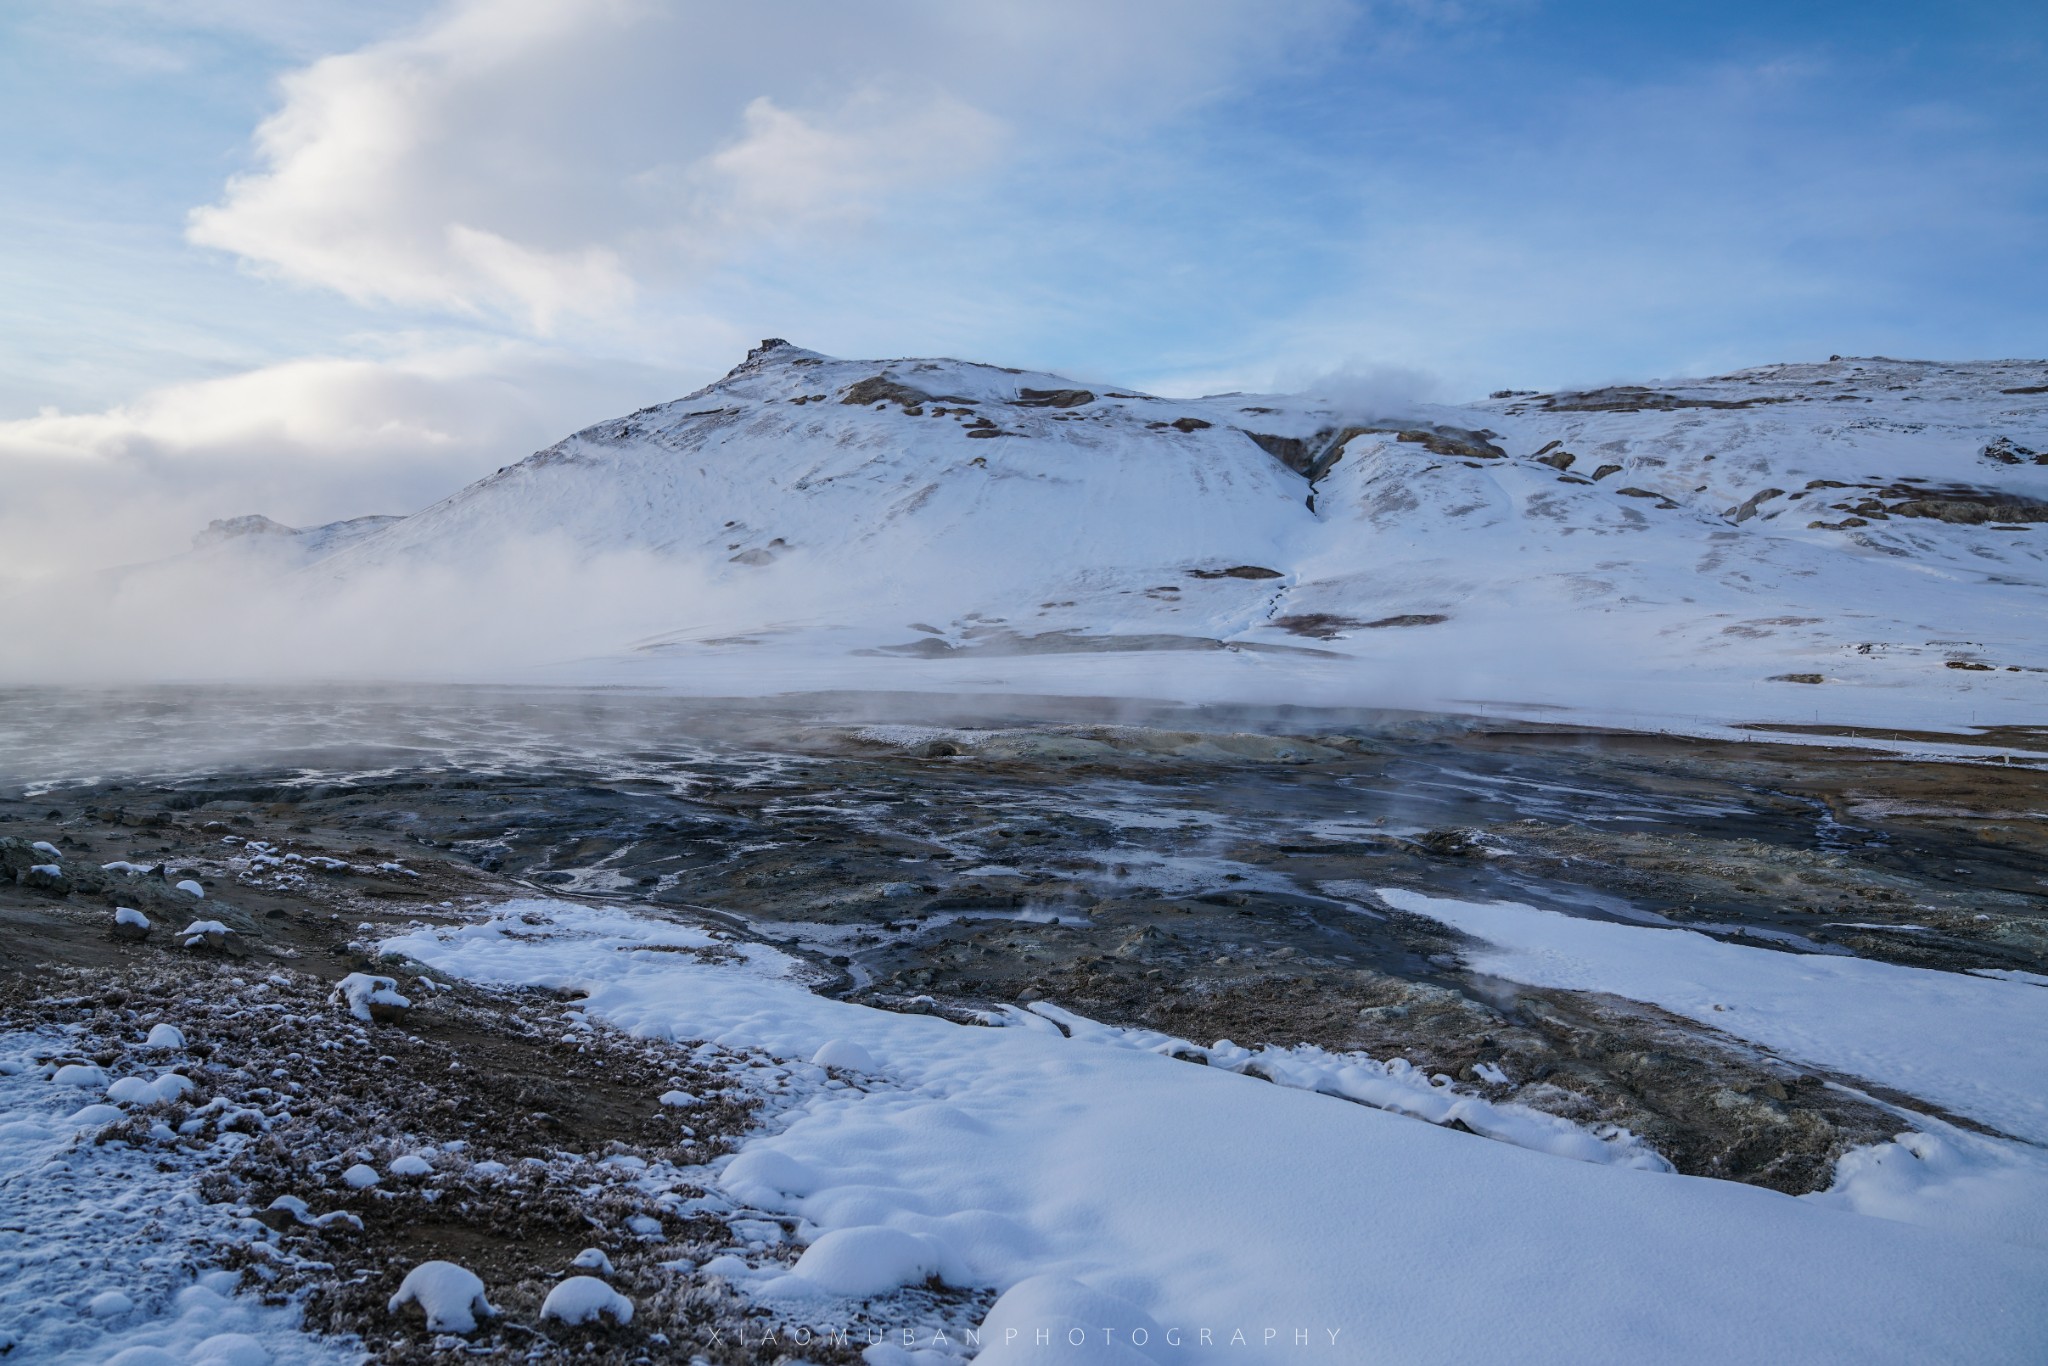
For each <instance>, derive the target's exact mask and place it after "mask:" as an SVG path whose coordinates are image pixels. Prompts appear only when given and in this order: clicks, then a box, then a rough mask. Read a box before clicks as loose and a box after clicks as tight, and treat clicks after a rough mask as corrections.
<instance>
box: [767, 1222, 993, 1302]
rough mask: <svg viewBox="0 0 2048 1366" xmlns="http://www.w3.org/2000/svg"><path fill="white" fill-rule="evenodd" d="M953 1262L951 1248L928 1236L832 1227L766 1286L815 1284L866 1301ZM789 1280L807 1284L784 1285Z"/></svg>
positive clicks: (939, 1272) (775, 1289) (788, 1289)
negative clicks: (777, 1278) (869, 1297)
mask: <svg viewBox="0 0 2048 1366" xmlns="http://www.w3.org/2000/svg"><path fill="white" fill-rule="evenodd" d="M956 1262H957V1258H955V1257H954V1256H953V1254H952V1251H951V1250H950V1249H949V1248H947V1247H946V1245H945V1244H944V1243H942V1242H940V1241H939V1240H938V1239H936V1238H933V1237H930V1236H929V1235H925V1234H917V1233H905V1232H904V1231H903V1230H901V1229H895V1228H886V1227H882V1226H879V1225H877V1226H872V1227H868V1228H835V1229H833V1230H832V1231H831V1232H829V1233H827V1234H825V1235H824V1236H823V1237H821V1238H819V1239H818V1241H817V1242H815V1243H812V1244H811V1245H810V1246H809V1247H807V1248H805V1249H804V1255H803V1256H801V1257H799V1258H797V1260H796V1265H795V1266H794V1267H792V1268H791V1269H790V1275H789V1276H786V1277H783V1278H781V1279H780V1280H777V1281H774V1282H772V1283H771V1285H770V1287H769V1290H770V1293H776V1294H784V1295H787V1294H791V1293H795V1292H801V1291H802V1290H805V1289H808V1288H810V1286H815V1287H817V1288H819V1289H822V1290H825V1291H828V1292H830V1293H831V1294H834V1295H844V1296H847V1297H848V1298H852V1299H865V1298H867V1297H868V1296H870V1295H883V1294H887V1293H888V1292H889V1291H891V1290H896V1289H898V1288H900V1287H902V1286H906V1285H922V1284H924V1282H925V1281H927V1280H928V1279H930V1278H931V1277H933V1276H941V1277H942V1278H943V1276H944V1273H945V1272H946V1271H948V1270H952V1269H954V1265H955V1263H956ZM955 1274H956V1275H957V1274H958V1272H957V1270H956V1271H955ZM792 1278H794V1279H799V1280H802V1281H805V1282H808V1283H809V1285H808V1286H791V1285H789V1284H787V1282H788V1281H789V1280H791V1279H792Z"/></svg>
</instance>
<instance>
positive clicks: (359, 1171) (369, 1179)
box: [341, 1162, 384, 1191]
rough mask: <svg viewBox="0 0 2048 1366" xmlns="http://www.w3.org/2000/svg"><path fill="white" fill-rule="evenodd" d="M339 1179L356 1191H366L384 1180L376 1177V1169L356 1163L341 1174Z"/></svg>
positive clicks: (366, 1164) (364, 1163) (367, 1164)
mask: <svg viewBox="0 0 2048 1366" xmlns="http://www.w3.org/2000/svg"><path fill="white" fill-rule="evenodd" d="M341 1179H342V1180H343V1181H345V1182H347V1183H348V1184H349V1185H350V1186H352V1187H353V1188H355V1189H356V1190H359V1191H360V1190H368V1189H369V1188H370V1187H372V1186H374V1185H376V1184H377V1183H378V1182H379V1181H382V1180H383V1179H384V1178H383V1177H381V1176H379V1175H377V1169H376V1168H375V1167H373V1166H371V1165H370V1164H369V1163H367V1162H358V1163H356V1164H355V1165H354V1166H352V1167H350V1168H349V1169H348V1170H347V1171H345V1172H343V1173H342V1174H341Z"/></svg>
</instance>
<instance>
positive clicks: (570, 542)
mask: <svg viewBox="0 0 2048 1366" xmlns="http://www.w3.org/2000/svg"><path fill="white" fill-rule="evenodd" d="M2043 452H2048V364H2044V363H2041V362H1985V363H1974V364H1959V365H1943V364H1933V363H1925V362H1909V361H1892V360H1880V359H1856V360H1835V361H1830V362H1827V363H1825V364H1814V365H1785V366H1772V367H1766V368H1762V369H1757V370H1749V371H1742V372H1739V373H1736V374H1733V375H1728V376H1723V377H1720V378H1716V379H1709V380H1693V381H1685V382H1682V383H1677V384H1672V385H1663V386H1657V387H1654V388H1639V387H1626V388H1614V389H1604V390H1596V391H1590V392H1580V393H1559V394H1550V395H1537V394H1503V395H1498V396H1496V397H1495V398H1494V399H1493V400H1491V401H1489V402H1486V403H1483V404H1477V405H1473V406H1470V407H1459V408H1451V407H1440V408H1423V409H1415V410H1410V411H1406V412H1401V413H1384V412H1370V411H1358V410H1354V409H1347V408H1345V407H1344V406H1343V405H1341V404H1338V403H1334V402H1326V401H1320V400H1316V399H1313V398H1303V397H1286V398H1265V397H1251V396H1245V395H1236V394H1232V395H1223V396H1218V397H1211V398H1205V399H1200V400H1190V401H1179V400H1166V399H1159V398H1154V397H1150V396H1146V395H1142V394H1137V393H1134V392H1131V391H1127V390H1116V389H1104V388H1100V387H1098V388H1097V389H1095V390H1093V391H1091V390H1088V389H1083V388H1082V387H1080V386H1079V385H1077V384H1076V383H1074V382H1073V381H1070V380H1066V379H1063V378H1061V377H1059V376H1055V375H1048V374H1032V373H1026V372H1020V371H1014V370H1007V369H1002V368H998V367H994V366H988V365H979V364H970V363H964V362H959V361H951V360H916V359H912V360H896V361H848V360H835V359H831V358H828V357H824V356H820V355H817V354H815V353H812V352H809V351H804V350H802V349H800V348H797V347H794V346H791V345H789V344H787V343H784V342H770V343H764V344H763V345H762V346H761V347H760V348H757V349H756V350H755V351H754V352H753V353H751V354H750V355H749V357H748V358H747V360H746V361H745V362H744V363H742V364H741V365H740V366H738V367H737V368H736V369H735V370H733V372H732V373H731V374H729V375H727V376H726V377H725V378H724V379H722V380H720V381H719V382H717V383H716V384H713V385H711V386H709V387H707V388H705V389H703V390H700V391H698V392H697V393H695V394H692V395H690V396H688V397H687V398H684V399H680V400H678V401H676V402H673V403H668V404H663V405H660V406H657V407H653V408H648V409H643V410H642V411H640V412H637V413H634V414H632V415H630V416H628V417H625V418H621V419H618V420H616V421H612V422H606V423H601V424H599V425H597V426H595V427H590V428H587V429H585V430H584V431H581V432H578V433H576V434H575V435H574V436H571V437H569V438H568V439H567V440H565V441H563V442H561V443H560V444H558V445H556V446H553V447H550V448H549V449H547V450H545V451H542V452H540V453H538V454H536V455H534V456H532V457H530V458H528V459H526V460H524V461H522V462H520V463H519V464H516V465H512V466H508V467H507V468H505V469H502V470H500V471H499V472H498V473H496V474H495V475H492V476H490V477H489V478H486V479H484V480H482V481H480V482H478V483H476V484H474V485H472V486H470V487H469V488H466V489H464V490H462V491H461V492H459V493H457V494H456V495H454V496H453V497H451V498H448V499H446V500H444V501H443V502H441V503H439V504H436V505H435V506H433V507H430V508H428V509H426V510H425V511H423V512H420V513H418V514H417V515H415V516H412V517H409V518H406V519H403V520H402V521H399V522H396V523H394V524H392V525H391V526H389V527H386V528H383V529H381V530H377V531H375V532H374V533H373V534H370V535H368V536H366V537H364V538H362V539H361V540H359V541H357V542H356V543H354V544H352V545H349V546H347V547H345V548H343V549H341V550H339V551H338V552H337V553H334V554H332V555H330V556H328V557H326V558H325V559H324V560H323V561H322V562H321V564H320V566H319V567H318V569H317V570H316V571H315V572H316V573H318V574H320V575H322V576H329V575H332V576H341V577H349V576H354V575H359V574H363V573H366V572H370V571H374V570H376V569H378V568H380V567H392V566H406V565H413V564H418V563H422V562H433V563H437V564H447V563H452V564H456V565H462V564H481V563H484V562H485V561H487V560H488V559H489V558H490V557H491V556H493V555H502V554H504V553H505V549H506V547H508V546H516V545H519V544H522V543H524V542H526V541H529V540H538V541H545V542H548V543H551V544H553V545H556V546H567V547H570V548H572V549H573V550H574V552H575V553H577V554H583V555H591V556H597V555H603V554H616V553H619V552H647V553H650V554H653V555H658V556H662V557H676V558H680V559H683V560H687V561H689V562H691V563H693V564H696V565H700V566H704V567H706V568H705V573H706V576H707V577H706V578H705V579H703V580H702V581H701V586H700V588H699V589H698V590H697V591H694V592H692V593H691V594H689V595H687V596H686V597H684V598H680V599H678V600H676V601H673V602H662V603H654V604H650V614H649V616H648V619H647V625H648V627H649V630H648V632H647V633H646V634H645V635H644V636H643V637H641V638H640V639H638V640H636V641H633V642H630V643H629V642H626V641H621V642H620V647H621V649H620V653H619V655H618V657H617V659H616V660H615V661H614V663H613V667H614V668H615V670H616V671H618V672H620V673H621V675H622V676H626V677H631V678H636V679H642V680H645V681H649V682H670V683H679V684H683V685H693V684H699V683H701V684H703V685H704V686H713V687H715V686H732V685H733V683H734V680H735V678H736V677H737V676H738V672H739V671H740V670H741V669H742V668H743V670H744V672H745V673H746V674H747V675H748V676H755V677H758V678H765V679H767V680H768V682H767V684H766V685H767V686H776V685H777V684H778V683H779V685H781V686H808V685H811V684H814V683H822V682H829V681H845V680H846V679H847V678H848V677H854V676H858V677H860V678H867V677H869V676H871V675H873V676H877V677H879V676H880V675H884V674H886V675H887V678H886V679H884V680H883V681H884V682H886V683H887V685H889V686H930V685H937V686H943V687H951V686H963V685H981V684H998V685H1001V686H1006V687H1030V688H1052V689H1055V690H1067V691H1071V690H1077V689H1081V690H1088V689H1102V690H1110V691H1131V690H1138V691H1147V692H1151V693H1153V694H1154V695H1158V694H1161V693H1176V692H1177V693H1180V694H1182V695H1188V696H1197V695H1221V694H1233V695H1245V694H1251V695H1260V696H1264V697H1266V698H1268V699H1269V700H1270V699H1274V698H1292V699H1294V700H1343V701H1351V702H1379V703H1390V704H1435V705H1464V704H1472V703H1477V702H1486V703H1489V704H1492V703H1498V704H1499V705H1502V706H1506V707H1511V708H1536V707H1544V706H1567V707H1578V708H1583V709H1586V710H1588V711H1591V712H1597V713H1599V714H1601V715H1605V716H1650V715H1655V716H1661V717H1666V718H1671V719H1677V720H1683V719H1684V718H1685V717H1687V716H1698V717H1702V718H1708V719H1713V718H1718V719H1722V720H1811V719H1814V718H1816V717H1818V718H1819V719H1823V720H1844V721H1852V722H1854V721H1862V720H1868V721H1872V722H1885V723H1889V724H1900V723H1902V722H1913V723H1924V724H1942V723H1945V722H1949V721H1954V722H1958V723H1963V724H1967V723H1968V721H1969V720H1970V719H1971V718H1970V717H1969V716H1968V715H1964V714H1960V713H1961V712H1968V711H1972V710H1975V711H1978V712H1980V713H1981V715H1980V716H1979V717H1978V718H1977V719H1979V720H1981V721H1986V722H1988V721H1993V720H2016V719H2024V713H2025V711H2026V709H2027V707H2029V706H2030V705H2031V704H2032V702H2033V700H2034V699H2036V698H2037V697H2038V696H2039V692H2040V679H2041V678H2042V676H2043V675H2042V671H2043V670H2044V669H2048V611H2044V607H2048V593H2044V589H2048V454H2043ZM629 644H630V648H628V646H629ZM1162 650H1170V651H1174V652H1175V654H1174V655H1173V657H1172V658H1170V659H1166V658H1164V657H1162V656H1161V655H1160V654H1159V653H1158V652H1160V651H1162ZM1182 652H1193V653H1194V654H1195V655H1199V656H1200V657H1199V658H1195V657H1191V656H1190V655H1189V654H1187V653H1182ZM1082 653H1085V654H1088V655H1090V656H1092V657H1093V661H1092V662H1089V663H1086V664H1083V663H1082V662H1081V661H1079V660H1077V659H1076V658H1075V656H1076V655H1077V654H1082ZM1108 655H1122V656H1125V658H1123V659H1122V660H1120V661H1117V662H1112V661H1110V660H1109V659H1107V658H1105V656H1108ZM737 656H743V657H744V659H745V661H746V662H745V664H744V666H736V665H733V664H731V663H730V661H731V659H733V658H734V657H737ZM1134 656H1135V657H1138V658H1133V657H1134ZM892 657H893V658H897V659H899V660H900V661H903V663H902V664H898V665H891V666H884V665H882V664H880V663H861V662H858V661H861V660H878V659H889V658H892ZM993 659H1001V660H1002V661H1004V663H1003V664H1002V666H1001V674H1000V676H997V675H994V674H990V673H988V669H987V666H988V663H989V661H991V660H993ZM721 660H726V661H728V662H727V663H724V664H722V663H721V662H720V661H721ZM771 661H773V662H774V665H775V667H772V668H771V667H767V666H768V665H769V663H770V662H771ZM906 666H914V667H906ZM1980 666H1988V667H1980ZM586 667H587V666H586ZM807 669H808V672H807V671H806V670H807ZM977 670H978V672H975V671H977ZM1275 670H1281V671H1282V673H1280V674H1276V673H1275ZM1814 681H1820V682H1822V683H1823V686H1820V687H1815V686H1812V683H1813V682H1814ZM1802 685H1804V686H1802ZM1830 685H1831V686H1830ZM757 686H760V684H758V683H757ZM1965 696H1967V697H1968V698H1970V699H1972V700H1971V701H1969V702H1968V703H1966V704H1961V706H1960V711H1958V709H1957V708H1956V707H1950V708H1949V710H1948V712H1947V713H1946V714H1941V715H1936V714H1933V712H1934V711H1935V710H1936V709H1937V708H1938V707H1939V705H1940V704H1941V703H1942V701H1943V699H1950V700H1953V699H1956V698H1961V697H1965Z"/></svg>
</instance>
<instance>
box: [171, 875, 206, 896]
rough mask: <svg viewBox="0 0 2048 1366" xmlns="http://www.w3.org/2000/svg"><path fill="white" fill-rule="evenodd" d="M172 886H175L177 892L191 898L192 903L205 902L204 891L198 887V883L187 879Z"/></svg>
mask: <svg viewBox="0 0 2048 1366" xmlns="http://www.w3.org/2000/svg"><path fill="white" fill-rule="evenodd" d="M172 885H173V886H175V887H176V888H177V889H178V890H179V891H181V892H183V893H184V894H185V895H186V896H189V897H191V898H192V899H193V900H194V901H204V900H206V889H205V888H204V887H202V886H200V885H199V884H198V883H196V882H194V881H193V880H192V879H191V878H189V877H188V878H186V879H184V880H183V881H181V882H177V883H174V884H172Z"/></svg>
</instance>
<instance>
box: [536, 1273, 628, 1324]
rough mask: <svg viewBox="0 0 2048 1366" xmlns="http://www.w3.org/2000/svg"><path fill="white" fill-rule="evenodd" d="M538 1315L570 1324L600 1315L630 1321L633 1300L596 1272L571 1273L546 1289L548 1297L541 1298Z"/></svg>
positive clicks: (587, 1321) (615, 1321)
mask: <svg viewBox="0 0 2048 1366" xmlns="http://www.w3.org/2000/svg"><path fill="white" fill-rule="evenodd" d="M540 1316H541V1318H542V1319H560V1320H561V1321H562V1322H563V1323H566V1324H571V1325H575V1324H582V1323H591V1322H594V1321H596V1320H597V1319H599V1318H610V1319H611V1320H612V1321H613V1322H614V1323H631V1322H632V1321H633V1302H632V1301H631V1300H629V1299H627V1298H626V1297H625V1296H624V1295H621V1294H620V1293H619V1292H618V1291H616V1290H614V1289H612V1288H611V1287H610V1286H608V1285H606V1284H605V1283H604V1282H603V1281H601V1280H599V1279H598V1278H597V1277H595V1276H571V1277H570V1278H569V1279H568V1280H566V1281H563V1282H562V1283H561V1284H560V1285H558V1286H556V1287H555V1288H554V1289H553V1290H550V1291H548V1297H547V1298H546V1299H545V1300H543V1301H541V1306H540Z"/></svg>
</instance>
